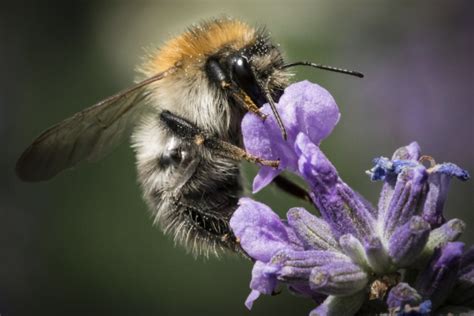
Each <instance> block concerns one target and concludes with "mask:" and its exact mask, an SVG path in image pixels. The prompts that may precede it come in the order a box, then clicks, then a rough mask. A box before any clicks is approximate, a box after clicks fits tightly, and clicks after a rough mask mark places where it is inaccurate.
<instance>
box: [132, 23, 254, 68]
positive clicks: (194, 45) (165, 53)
mask: <svg viewBox="0 0 474 316" xmlns="http://www.w3.org/2000/svg"><path fill="white" fill-rule="evenodd" d="M255 33H256V32H255V29H254V28H251V27H250V26H248V25H247V24H245V23H243V22H241V21H238V20H232V19H222V20H212V21H210V22H204V23H201V24H198V25H196V26H193V27H192V28H190V29H189V30H188V31H186V32H184V33H183V34H181V35H179V36H177V37H175V38H173V39H171V40H169V41H167V42H166V43H165V44H164V45H163V47H161V49H159V50H158V51H157V52H156V53H155V54H153V55H151V56H150V59H149V60H148V61H147V62H146V63H145V64H144V65H143V66H142V67H141V71H142V72H143V73H144V74H145V75H147V76H148V77H151V76H153V75H155V74H157V73H159V72H162V71H165V70H167V69H169V68H171V67H173V66H175V65H176V63H178V62H179V63H180V64H181V65H182V67H183V68H187V67H188V66H189V65H190V64H193V63H194V64H201V62H202V61H203V59H204V58H206V57H207V56H210V55H212V54H214V53H217V52H218V51H219V50H220V49H222V48H224V47H229V48H232V49H236V50H239V49H241V48H243V47H245V46H247V45H250V44H253V43H254V42H255V40H256V36H255Z"/></svg>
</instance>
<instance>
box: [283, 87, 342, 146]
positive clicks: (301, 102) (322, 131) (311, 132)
mask: <svg viewBox="0 0 474 316" xmlns="http://www.w3.org/2000/svg"><path fill="white" fill-rule="evenodd" d="M277 109H278V112H279V113H280V115H281V116H282V119H283V123H284V124H285V127H286V128H287V131H288V136H289V137H288V139H289V140H290V139H291V140H293V142H294V140H295V138H296V136H297V135H298V134H299V133H300V132H303V133H305V134H306V135H308V137H309V138H310V139H311V141H312V142H313V143H315V144H319V143H320V142H321V140H323V139H324V138H326V137H327V136H328V135H329V134H330V133H331V131H332V130H333V128H334V126H336V124H337V122H338V121H339V118H340V113H339V109H338V107H337V105H336V101H334V98H333V97H332V96H331V94H329V92H328V91H327V90H326V89H324V88H322V87H321V86H319V85H317V84H314V83H311V82H309V81H306V80H305V81H301V82H297V83H295V84H293V85H290V86H289V87H288V88H286V89H285V93H284V94H283V95H282V96H281V98H280V101H279V102H278V106H277Z"/></svg>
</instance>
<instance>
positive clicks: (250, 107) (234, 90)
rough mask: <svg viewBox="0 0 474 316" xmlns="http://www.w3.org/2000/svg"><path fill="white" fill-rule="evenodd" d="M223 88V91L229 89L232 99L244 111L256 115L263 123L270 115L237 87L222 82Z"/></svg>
mask: <svg viewBox="0 0 474 316" xmlns="http://www.w3.org/2000/svg"><path fill="white" fill-rule="evenodd" d="M221 87H222V88H223V89H227V90H228V91H229V92H230V95H231V96H232V99H233V100H235V102H237V103H238V104H239V105H240V106H242V107H243V108H244V109H246V110H247V111H249V112H252V113H254V114H256V115H257V116H258V117H260V118H261V119H262V120H263V121H264V120H265V119H266V118H267V116H268V114H265V113H263V112H262V111H260V108H259V107H258V106H257V105H256V104H255V102H253V100H252V99H251V98H250V97H249V96H248V95H247V93H245V92H244V91H243V90H242V89H240V88H239V87H238V86H237V85H235V84H232V83H229V82H227V81H225V80H222V81H221Z"/></svg>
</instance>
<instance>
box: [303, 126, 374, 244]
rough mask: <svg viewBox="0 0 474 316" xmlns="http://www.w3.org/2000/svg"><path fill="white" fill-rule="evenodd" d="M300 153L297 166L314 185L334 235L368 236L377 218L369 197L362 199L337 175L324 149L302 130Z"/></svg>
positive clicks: (313, 192) (319, 202)
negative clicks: (369, 203)
mask: <svg viewBox="0 0 474 316" xmlns="http://www.w3.org/2000/svg"><path fill="white" fill-rule="evenodd" d="M295 150H296V152H297V153H298V154H299V155H300V158H299V161H298V169H299V172H300V174H301V175H302V176H303V177H304V178H305V180H306V181H307V182H308V183H309V185H310V187H311V191H312V192H311V197H312V198H313V202H314V203H315V204H316V206H317V207H318V209H319V211H320V212H321V215H322V216H323V219H324V220H325V221H326V222H327V223H328V224H329V225H330V227H331V229H332V232H333V234H334V237H335V238H336V239H338V238H339V237H340V236H342V235H344V234H352V235H354V236H355V237H357V238H358V239H359V240H366V239H367V238H369V237H370V236H371V235H372V234H373V223H374V219H373V217H372V215H371V210H370V209H368V208H367V205H366V203H367V202H366V201H362V200H361V199H360V196H359V194H357V193H356V192H354V191H353V190H352V189H351V188H350V187H349V186H348V185H347V184H345V183H344V182H343V181H342V180H341V179H340V178H339V176H338V174H337V171H336V169H335V168H334V166H333V165H332V164H331V163H330V162H329V160H328V159H327V158H326V156H325V155H324V154H323V153H322V152H321V150H320V149H319V148H318V147H317V146H316V145H315V144H314V143H312V142H311V140H310V139H309V138H308V137H307V136H306V135H305V134H303V133H300V134H299V135H298V137H297V139H296V142H295Z"/></svg>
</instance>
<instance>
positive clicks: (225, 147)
mask: <svg viewBox="0 0 474 316" xmlns="http://www.w3.org/2000/svg"><path fill="white" fill-rule="evenodd" d="M160 120H161V121H162V122H163V123H164V124H165V126H166V127H167V128H168V129H169V130H170V131H171V132H172V133H173V134H175V135H176V136H177V137H180V138H182V139H184V140H187V141H190V142H194V143H195V144H196V145H199V146H204V147H206V148H207V149H209V150H210V151H211V152H212V153H214V154H216V155H219V156H221V157H225V158H229V159H233V160H237V161H240V160H247V161H250V162H252V163H257V164H260V165H263V166H269V167H273V168H277V167H278V166H279V163H280V162H279V161H278V160H267V159H263V158H260V157H257V156H255V155H252V154H250V153H248V152H246V151H245V150H244V149H242V148H240V147H238V146H235V145H233V144H231V143H229V142H226V141H223V140H221V139H219V138H217V137H215V136H212V135H209V134H208V133H205V132H204V131H203V130H201V129H200V128H199V127H198V126H196V125H195V124H193V123H191V122H190V121H188V120H186V119H184V118H182V117H180V116H178V115H176V114H173V113H171V112H169V111H163V112H161V114H160Z"/></svg>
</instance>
